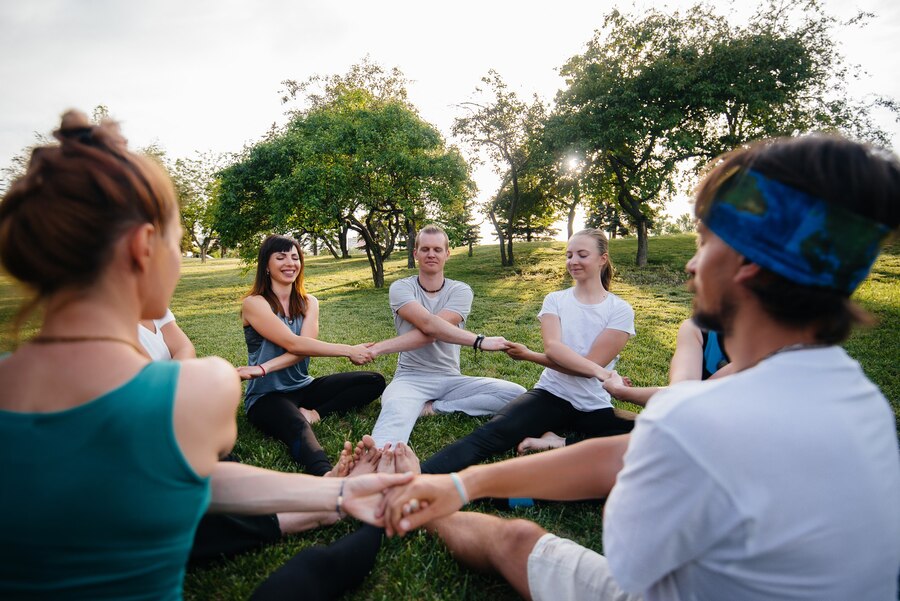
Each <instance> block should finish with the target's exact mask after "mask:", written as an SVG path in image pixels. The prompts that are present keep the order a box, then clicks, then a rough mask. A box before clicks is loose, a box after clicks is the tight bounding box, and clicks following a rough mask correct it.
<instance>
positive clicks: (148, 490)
mask: <svg viewBox="0 0 900 601" xmlns="http://www.w3.org/2000/svg"><path fill="white" fill-rule="evenodd" d="M179 368H180V365H179V363H178V362H175V361H161V362H153V363H149V364H148V365H147V366H146V367H144V368H143V369H142V370H141V371H140V372H139V373H138V374H137V375H136V376H135V377H134V378H133V379H131V380H130V381H129V382H127V383H125V384H124V385H122V386H121V387H119V388H116V389H114V390H112V391H110V392H107V393H106V394H104V395H102V396H100V397H98V398H96V399H94V400H93V401H90V402H88V403H85V404H84V405H80V406H78V407H74V408H72V409H68V410H65V411H59V412H55V413H18V412H11V411H2V410H0V599H95V600H96V599H129V600H133V599H154V600H159V599H180V598H181V587H182V581H183V579H184V570H185V564H186V562H187V559H188V554H189V552H190V549H191V545H192V543H193V538H194V530H195V529H196V527H197V523H198V522H199V521H200V518H201V516H202V515H203V513H204V512H205V511H206V507H207V505H208V504H209V495H210V491H209V479H208V478H201V477H199V476H198V475H197V474H196V472H194V470H193V469H192V468H191V466H190V465H189V464H188V463H187V460H186V459H185V457H184V455H183V454H182V453H181V450H180V448H179V446H178V443H177V441H176V439H175V430H174V424H173V405H174V399H175V387H176V385H177V383H178V374H179Z"/></svg>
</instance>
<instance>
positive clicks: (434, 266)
mask: <svg viewBox="0 0 900 601" xmlns="http://www.w3.org/2000/svg"><path fill="white" fill-rule="evenodd" d="M449 256H450V251H449V249H448V248H447V239H446V237H445V236H444V234H442V233H423V234H420V235H419V243H418V246H416V248H415V250H413V257H415V259H416V261H417V262H418V263H419V272H421V273H422V274H426V275H436V274H440V273H443V271H444V263H446V262H447V258H448V257H449Z"/></svg>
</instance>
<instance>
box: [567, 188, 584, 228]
mask: <svg viewBox="0 0 900 601" xmlns="http://www.w3.org/2000/svg"><path fill="white" fill-rule="evenodd" d="M580 188H581V186H579V185H578V180H575V190H574V196H575V198H573V199H572V204H571V205H569V219H568V222H567V223H566V233H567V234H568V237H567V238H566V240H568V239H569V238H571V237H572V235H573V234H575V209H577V208H578V204H579V203H580V202H581V191H580Z"/></svg>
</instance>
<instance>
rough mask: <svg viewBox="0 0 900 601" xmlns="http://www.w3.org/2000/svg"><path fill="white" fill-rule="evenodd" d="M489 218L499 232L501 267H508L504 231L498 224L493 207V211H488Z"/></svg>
mask: <svg viewBox="0 0 900 601" xmlns="http://www.w3.org/2000/svg"><path fill="white" fill-rule="evenodd" d="M488 217H490V219H491V223H493V224H494V229H495V230H497V239H498V240H499V241H500V265H502V266H503V267H506V266H507V263H506V249H505V248H504V246H503V244H504V242H505V240H504V238H503V230H502V229H501V228H500V224H499V223H497V215H495V214H494V208H493V207H491V210H490V211H488Z"/></svg>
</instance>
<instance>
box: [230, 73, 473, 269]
mask: <svg viewBox="0 0 900 601" xmlns="http://www.w3.org/2000/svg"><path fill="white" fill-rule="evenodd" d="M327 81H328V82H329V85H328V86H326V88H327V92H326V94H325V96H320V95H315V97H314V98H313V99H312V100H311V102H310V107H309V108H308V109H306V110H302V111H295V112H293V113H292V114H293V117H292V119H291V120H290V122H289V123H288V125H287V126H286V127H285V128H284V130H283V131H281V132H278V133H277V134H276V135H273V136H272V137H271V138H270V139H268V140H264V141H263V142H261V143H260V144H258V145H256V146H255V147H253V148H252V149H250V151H249V152H248V154H247V156H246V158H245V159H244V160H242V161H240V162H238V163H237V164H235V165H233V166H232V167H229V168H228V169H226V170H225V171H223V172H222V174H221V180H222V181H221V186H220V201H219V205H218V211H217V226H218V229H219V231H220V232H221V234H222V237H223V240H225V241H226V242H227V243H229V244H231V245H235V244H241V245H242V246H243V247H245V248H247V250H246V251H245V255H249V254H250V253H251V252H255V249H253V247H255V244H256V242H257V241H258V239H259V238H260V236H262V235H263V234H264V233H268V232H271V231H282V232H289V233H295V234H298V235H299V234H312V235H316V236H319V237H321V238H322V239H323V240H326V242H327V241H328V240H329V233H333V232H340V231H342V230H343V231H344V232H346V231H347V230H348V229H349V230H351V231H354V232H355V233H356V234H357V235H358V236H359V238H360V239H361V240H362V241H363V242H364V244H365V252H366V255H367V257H368V259H369V264H370V266H371V269H372V281H373V282H374V284H375V286H376V287H381V286H383V285H384V267H383V263H384V260H385V259H387V258H388V257H390V255H391V253H392V252H393V251H394V249H395V246H396V244H397V241H398V237H400V236H402V237H408V236H409V235H410V232H412V234H413V235H414V233H415V230H416V227H417V224H420V223H421V222H422V221H424V220H436V221H451V220H456V219H459V217H460V216H463V215H465V214H466V209H467V206H466V201H467V200H468V199H469V198H470V197H471V196H472V193H473V191H474V184H473V183H472V181H471V179H470V177H469V168H468V165H467V164H466V162H465V160H464V159H463V158H462V156H461V155H460V153H459V152H458V150H456V149H455V148H448V147H447V146H446V144H445V142H444V140H443V138H442V137H441V135H440V132H438V130H437V129H436V128H435V127H433V126H432V125H430V124H428V123H426V122H425V121H423V120H422V119H421V118H420V117H419V116H418V114H417V113H416V111H415V110H414V109H413V107H411V106H410V105H409V104H407V103H406V102H405V101H404V100H402V98H403V97H405V94H397V93H396V89H394V88H388V89H390V90H391V93H390V94H387V96H386V97H384V96H379V95H378V94H377V92H378V89H379V88H377V87H375V86H372V85H368V86H367V87H359V85H364V84H366V82H365V81H364V80H359V79H358V78H356V74H355V73H354V72H352V71H351V73H350V74H349V75H348V76H347V77H346V78H343V79H341V78H338V80H335V79H333V78H332V79H329V80H327ZM369 83H370V84H371V82H369ZM351 84H354V85H351ZM298 89H299V88H298ZM251 249H253V250H251Z"/></svg>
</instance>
